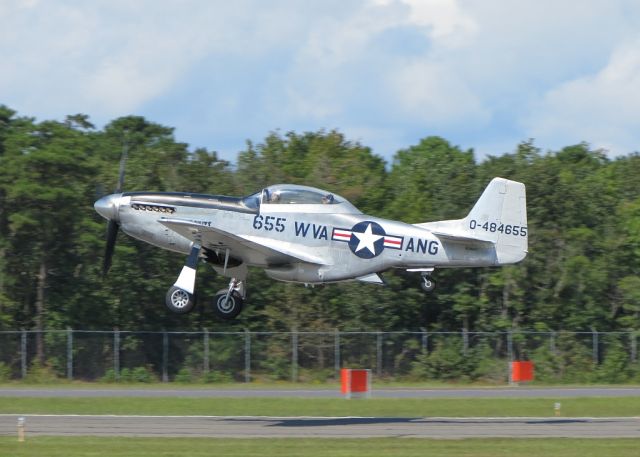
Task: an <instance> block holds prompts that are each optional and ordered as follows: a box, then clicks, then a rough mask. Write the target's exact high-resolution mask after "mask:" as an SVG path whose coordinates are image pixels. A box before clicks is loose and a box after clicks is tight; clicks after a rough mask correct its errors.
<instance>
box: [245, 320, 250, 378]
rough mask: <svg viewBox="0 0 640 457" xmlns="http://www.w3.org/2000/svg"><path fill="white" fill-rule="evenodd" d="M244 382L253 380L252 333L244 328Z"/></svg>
mask: <svg viewBox="0 0 640 457" xmlns="http://www.w3.org/2000/svg"><path fill="white" fill-rule="evenodd" d="M244 382H251V333H249V330H247V329H244Z"/></svg>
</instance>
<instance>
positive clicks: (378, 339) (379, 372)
mask: <svg viewBox="0 0 640 457" xmlns="http://www.w3.org/2000/svg"><path fill="white" fill-rule="evenodd" d="M376 374H377V376H378V378H379V377H381V376H382V332H381V331H378V332H377V333H376Z"/></svg>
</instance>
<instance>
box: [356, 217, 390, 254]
mask: <svg viewBox="0 0 640 457" xmlns="http://www.w3.org/2000/svg"><path fill="white" fill-rule="evenodd" d="M351 232H352V233H351V239H350V240H349V249H351V252H353V253H354V254H355V255H357V256H358V257H360V258H362V259H372V258H374V257H376V256H378V255H380V253H381V252H382V251H383V250H384V236H385V235H386V233H385V232H384V229H383V228H382V227H381V226H380V224H377V223H375V222H371V221H362V222H358V223H357V224H356V225H354V226H353V228H352V229H351Z"/></svg>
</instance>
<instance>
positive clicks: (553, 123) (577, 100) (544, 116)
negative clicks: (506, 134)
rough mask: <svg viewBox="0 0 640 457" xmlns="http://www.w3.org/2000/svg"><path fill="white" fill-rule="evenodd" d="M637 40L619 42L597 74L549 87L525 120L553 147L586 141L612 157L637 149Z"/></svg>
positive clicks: (639, 141) (639, 97)
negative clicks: (603, 149) (606, 150)
mask: <svg viewBox="0 0 640 457" xmlns="http://www.w3.org/2000/svg"><path fill="white" fill-rule="evenodd" d="M638 119H640V37H638V39H636V40H634V41H632V42H629V43H624V44H620V45H619V46H617V47H616V49H615V50H614V51H613V53H612V55H611V58H610V60H609V61H608V62H607V64H606V65H605V66H604V67H603V68H602V69H601V70H600V71H598V72H597V73H595V74H592V75H587V76H582V77H580V78H576V79H573V80H571V81H567V82H565V83H563V84H561V85H559V86H557V87H554V88H553V89H551V90H550V91H549V92H548V93H547V94H545V96H544V98H543V99H542V100H541V101H540V103H538V104H536V105H535V110H534V111H533V112H532V113H531V115H530V116H528V117H527V118H526V119H525V120H524V123H525V126H526V128H527V130H528V131H529V132H531V135H532V136H534V137H536V138H538V139H539V140H540V141H542V142H543V143H544V142H547V143H554V144H565V145H566V144H573V143H577V142H579V141H587V142H589V143H591V144H592V145H593V146H595V147H603V148H607V149H610V150H611V152H612V153H613V154H614V155H618V154H623V153H629V152H633V151H638V150H640V136H639V132H638V125H640V124H639V123H638Z"/></svg>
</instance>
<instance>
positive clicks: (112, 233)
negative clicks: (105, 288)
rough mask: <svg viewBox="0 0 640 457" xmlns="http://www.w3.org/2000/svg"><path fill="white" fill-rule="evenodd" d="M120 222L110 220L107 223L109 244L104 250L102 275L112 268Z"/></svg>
mask: <svg viewBox="0 0 640 457" xmlns="http://www.w3.org/2000/svg"><path fill="white" fill-rule="evenodd" d="M118 228H119V226H118V223H117V222H116V221H109V223H108V224H107V245H106V248H105V250H104V264H103V266H102V276H103V277H104V276H106V275H107V273H108V272H109V269H110V268H111V259H112V257H113V250H114V249H115V247H116V237H117V236H118Z"/></svg>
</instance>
